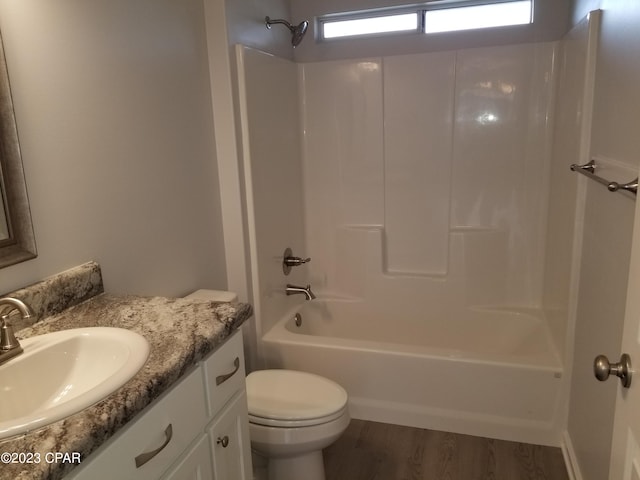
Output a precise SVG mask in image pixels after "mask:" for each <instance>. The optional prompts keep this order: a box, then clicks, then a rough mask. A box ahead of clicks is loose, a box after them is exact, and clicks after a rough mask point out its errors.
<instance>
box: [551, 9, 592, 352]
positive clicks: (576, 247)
mask: <svg viewBox="0 0 640 480" xmlns="http://www.w3.org/2000/svg"><path fill="white" fill-rule="evenodd" d="M594 21H595V23H596V24H598V23H599V20H597V19H594ZM591 23H593V22H591ZM597 31H598V30H597V25H593V24H592V25H591V26H590V22H589V20H588V19H587V18H586V17H585V18H584V19H583V21H582V22H581V23H580V24H578V25H577V26H575V27H574V28H573V29H572V30H571V31H570V32H569V33H567V35H565V37H564V38H563V39H562V41H561V42H559V48H558V54H557V72H558V73H557V75H558V81H557V94H556V103H555V120H554V136H553V148H552V160H551V171H550V177H549V180H550V188H549V213H548V223H547V245H546V256H545V268H544V291H543V307H544V311H545V316H546V317H547V319H549V326H550V327H551V331H552V334H553V339H554V342H555V344H556V348H557V349H558V351H560V352H566V351H568V353H569V354H570V353H571V351H572V347H571V342H572V340H573V338H572V333H571V332H572V325H573V322H574V321H575V320H574V319H573V317H574V316H575V312H574V311H573V310H575V302H576V295H577V278H576V276H577V275H579V268H577V266H579V254H580V249H581V237H582V230H581V227H582V220H583V213H584V212H583V205H582V204H581V205H579V206H577V205H576V197H577V195H578V184H579V179H578V178H577V174H576V173H574V172H572V171H571V170H570V168H569V166H570V165H571V164H574V163H575V164H581V163H586V162H588V158H587V157H588V156H589V139H590V135H591V117H592V109H593V83H594V80H595V78H594V76H595V74H594V69H595V48H594V47H593V46H592V45H590V42H597ZM590 36H591V40H590ZM582 194H583V192H581V195H582ZM570 317H571V318H572V320H571V321H569V319H570ZM569 329H571V331H568V330H569ZM568 341H569V342H570V343H569V345H567V342H568Z"/></svg>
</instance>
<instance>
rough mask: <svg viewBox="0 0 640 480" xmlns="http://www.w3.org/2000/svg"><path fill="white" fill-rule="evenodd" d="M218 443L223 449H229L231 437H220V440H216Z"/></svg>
mask: <svg viewBox="0 0 640 480" xmlns="http://www.w3.org/2000/svg"><path fill="white" fill-rule="evenodd" d="M216 443H217V444H218V445H222V448H227V447H228V446H229V437H228V436H227V435H225V436H224V437H222V438H220V437H218V440H216Z"/></svg>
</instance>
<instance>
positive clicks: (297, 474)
mask: <svg viewBox="0 0 640 480" xmlns="http://www.w3.org/2000/svg"><path fill="white" fill-rule="evenodd" d="M268 471H269V480H300V479H304V480H325V477H324V461H323V459H322V450H316V451H313V452H309V453H305V454H303V455H296V456H295V457H271V458H269V467H268Z"/></svg>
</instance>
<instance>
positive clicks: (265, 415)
mask: <svg viewBox="0 0 640 480" xmlns="http://www.w3.org/2000/svg"><path fill="white" fill-rule="evenodd" d="M186 298H191V299H198V300H212V301H217V302H224V303H236V302H237V301H238V297H237V295H236V294H235V293H233V292H225V291H220V290H197V291H195V292H193V293H191V294H190V295H187V297H186ZM246 386H247V404H248V411H249V437H250V441H251V449H252V450H254V451H255V452H256V453H257V454H258V455H260V456H261V457H263V458H266V459H267V472H268V473H267V476H268V480H301V479H304V480H325V476H324V463H323V460H322V449H323V448H326V447H328V446H329V445H331V444H332V443H333V442H335V441H336V440H337V439H338V437H339V436H340V435H342V433H343V432H344V431H345V430H346V428H347V426H348V425H349V421H350V420H351V418H350V417H349V411H348V408H347V400H348V396H347V392H346V391H345V390H344V388H342V387H341V386H340V385H338V384H337V383H335V382H333V381H331V380H329V379H328V378H324V377H321V376H319V375H314V374H312V373H306V372H299V371H296V370H283V369H275V370H257V371H255V372H251V373H250V374H249V375H247V378H246Z"/></svg>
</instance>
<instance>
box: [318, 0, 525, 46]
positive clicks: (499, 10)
mask: <svg viewBox="0 0 640 480" xmlns="http://www.w3.org/2000/svg"><path fill="white" fill-rule="evenodd" d="M529 23H533V0H512V1H494V2H486V1H482V0H478V2H477V3H475V4H474V3H473V2H470V1H468V0H464V1H462V0H461V1H460V2H453V3H447V4H446V6H443V4H442V3H441V2H434V3H432V4H426V5H420V6H404V7H403V6H400V7H395V8H393V9H383V10H380V9H377V10H368V11H364V12H363V11H360V12H350V13H340V14H332V15H328V16H326V17H322V18H319V19H318V25H319V27H320V28H319V29H318V30H319V32H320V33H319V37H320V39H321V40H322V39H327V40H329V39H334V38H344V37H352V36H363V35H369V36H371V35H381V34H388V33H393V32H416V33H426V34H431V33H439V32H450V31H456V30H470V29H478V28H491V27H502V26H507V25H523V24H529Z"/></svg>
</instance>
